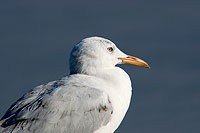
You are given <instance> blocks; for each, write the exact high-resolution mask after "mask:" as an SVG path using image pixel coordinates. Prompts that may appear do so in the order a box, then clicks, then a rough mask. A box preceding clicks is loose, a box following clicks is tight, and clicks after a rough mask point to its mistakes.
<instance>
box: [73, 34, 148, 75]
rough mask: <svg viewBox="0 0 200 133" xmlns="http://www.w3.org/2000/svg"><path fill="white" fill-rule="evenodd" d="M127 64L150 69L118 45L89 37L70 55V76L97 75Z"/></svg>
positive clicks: (106, 40)
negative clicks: (80, 74) (121, 49)
mask: <svg viewBox="0 0 200 133" xmlns="http://www.w3.org/2000/svg"><path fill="white" fill-rule="evenodd" d="M121 63H127V64H133V65H137V66H143V67H148V68H149V65H148V64H147V63H146V62H144V61H143V60H141V59H139V58H137V57H133V56H129V55H127V54H125V53H123V52H122V51H120V50H119V49H118V48H117V47H116V45H115V44H114V43H113V42H111V41H110V40H108V39H105V38H102V37H89V38H85V39H83V40H81V41H80V42H79V43H78V44H76V45H75V46H74V48H73V49H72V51H71V55H70V74H77V73H82V74H95V73H96V72H97V71H101V70H103V69H109V68H113V67H115V65H117V64H121Z"/></svg>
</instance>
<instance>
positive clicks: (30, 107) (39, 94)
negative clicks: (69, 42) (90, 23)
mask: <svg viewBox="0 0 200 133" xmlns="http://www.w3.org/2000/svg"><path fill="white" fill-rule="evenodd" d="M120 63H129V64H134V65H139V66H145V67H148V65H147V64H146V63H145V62H144V61H142V60H140V59H139V58H136V57H131V56H128V55H126V54H124V53H123V52H121V51H120V50H119V49H118V48H117V47H116V46H115V44H114V43H113V42H111V41H109V40H107V39H104V38H100V37H90V38H86V39H83V40H82V41H81V42H80V43H78V44H77V45H75V46H74V48H73V50H72V52H71V56H70V75H69V76H67V77H64V78H62V79H60V80H57V81H52V82H49V83H47V84H43V85H40V86H38V87H35V88H34V89H32V90H30V91H29V92H28V93H26V94H24V95H23V96H22V97H21V98H20V99H19V100H18V101H16V102H15V103H14V104H13V105H12V106H11V107H10V108H9V109H8V111H7V112H6V114H5V115H4V116H3V117H2V119H1V121H0V125H1V127H0V131H1V132H3V133H4V132H5V133H7V132H13V133H19V132H20V133H28V132H35V133H113V132H114V131H115V130H116V129H117V127H118V126H119V124H120V123H121V121H122V119H123V118H124V116H125V114H126V111H127V109H128V107H129V103H130V99H131V89H132V88H131V81H130V78H129V76H128V75H127V73H126V72H125V71H124V70H122V69H121V68H119V67H116V66H115V65H116V64H120Z"/></svg>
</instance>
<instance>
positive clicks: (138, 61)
mask: <svg viewBox="0 0 200 133" xmlns="http://www.w3.org/2000/svg"><path fill="white" fill-rule="evenodd" d="M119 59H120V60H122V63H126V64H132V65H136V66H141V67H146V68H149V69H150V66H149V65H148V64H147V63H146V62H145V61H143V60H142V59H140V58H137V57H134V56H130V55H128V57H126V58H119Z"/></svg>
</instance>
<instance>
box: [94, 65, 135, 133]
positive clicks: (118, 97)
mask: <svg viewBox="0 0 200 133" xmlns="http://www.w3.org/2000/svg"><path fill="white" fill-rule="evenodd" d="M105 72H107V73H104V74H103V75H102V77H103V79H104V82H105V84H106V86H105V87H102V88H103V89H104V91H105V92H107V94H108V95H109V97H110V101H111V103H112V106H113V116H112V118H111V121H110V122H109V123H108V124H107V125H106V126H105V127H102V128H100V129H99V130H97V131H96V132H95V133H112V132H114V131H115V130H116V129H117V128H118V126H119V125H120V123H121V121H122V120H123V118H124V116H125V114H126V112H127V110H128V107H129V104H130V99H131V94H132V87H131V80H130V78H129V76H128V74H127V73H126V72H125V71H124V70H123V69H121V68H119V67H115V68H114V69H113V70H108V71H105ZM102 85H103V83H102ZM108 85H109V86H108Z"/></svg>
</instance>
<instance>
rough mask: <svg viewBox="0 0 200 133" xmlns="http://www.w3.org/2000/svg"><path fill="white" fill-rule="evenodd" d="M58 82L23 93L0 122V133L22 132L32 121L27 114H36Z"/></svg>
mask: <svg viewBox="0 0 200 133" xmlns="http://www.w3.org/2000/svg"><path fill="white" fill-rule="evenodd" d="M58 83H61V82H60V81H52V82H49V83H48V84H46V85H40V86H37V87H35V88H34V89H32V90H30V91H29V92H28V93H25V94H24V95H23V96H22V97H21V98H20V99H18V100H17V101H16V102H15V103H13V104H12V105H11V106H10V108H9V109H8V110H7V111H6V113H5V115H4V116H3V117H2V118H1V120H0V132H11V131H15V130H16V128H17V130H23V126H24V125H25V123H26V124H27V122H30V121H33V120H34V119H35V118H31V117H30V116H29V114H32V113H34V112H37V110H38V109H39V108H40V106H41V105H42V100H43V98H44V96H47V95H49V94H50V93H51V92H52V91H53V90H54V89H55V88H57V86H58V85H57V84H58Z"/></svg>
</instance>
